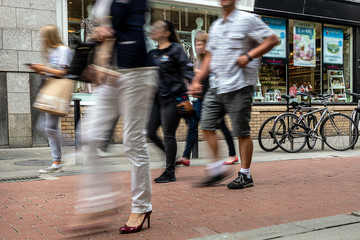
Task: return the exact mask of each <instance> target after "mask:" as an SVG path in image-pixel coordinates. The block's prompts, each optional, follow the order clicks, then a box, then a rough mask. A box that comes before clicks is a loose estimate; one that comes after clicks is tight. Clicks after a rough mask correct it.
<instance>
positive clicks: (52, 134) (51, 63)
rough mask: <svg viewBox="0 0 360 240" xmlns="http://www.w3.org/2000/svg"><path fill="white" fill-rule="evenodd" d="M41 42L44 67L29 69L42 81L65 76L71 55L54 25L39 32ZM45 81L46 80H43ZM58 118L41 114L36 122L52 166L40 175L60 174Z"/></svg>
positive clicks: (60, 155)
mask: <svg viewBox="0 0 360 240" xmlns="http://www.w3.org/2000/svg"><path fill="white" fill-rule="evenodd" d="M40 34H41V40H42V44H43V48H44V51H45V57H46V62H47V63H46V65H43V64H38V63H36V64H35V63H31V64H29V67H30V68H31V69H32V70H34V71H35V72H37V73H39V74H41V75H43V79H46V78H49V77H55V78H62V77H64V76H65V75H66V73H67V71H68V67H69V66H70V63H71V60H72V57H73V53H72V51H71V49H70V48H68V47H66V46H65V45H64V43H63V42H62V40H61V38H60V35H59V31H58V28H57V27H56V26H54V25H45V26H43V27H42V28H41V30H40ZM45 81H46V80H45ZM59 120H60V116H58V115H54V114H51V113H41V115H40V116H39V120H38V122H37V128H38V129H40V130H42V131H44V132H45V134H46V137H47V138H48V140H49V145H50V148H51V153H52V158H53V164H52V165H51V166H50V167H47V168H45V169H41V170H39V172H40V173H52V172H62V171H63V168H62V163H61V157H62V150H61V148H62V146H61V145H62V144H61V132H60V130H59Z"/></svg>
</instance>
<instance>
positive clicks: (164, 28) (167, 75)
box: [147, 20, 189, 183]
mask: <svg viewBox="0 0 360 240" xmlns="http://www.w3.org/2000/svg"><path fill="white" fill-rule="evenodd" d="M151 38H152V39H153V40H155V41H157V42H158V43H159V47H158V49H154V50H152V51H150V52H149V56H150V57H151V58H152V59H153V61H154V63H155V64H156V65H157V66H159V87H158V91H157V93H156V97H155V101H154V105H153V108H152V112H151V115H150V119H149V123H148V127H147V132H148V136H149V138H150V139H151V140H152V141H153V142H154V143H155V145H156V146H158V147H159V148H160V149H161V150H163V151H165V155H166V169H165V171H164V173H163V174H161V176H160V177H158V178H155V179H154V181H155V182H156V183H167V182H174V181H176V177H175V160H176V152H177V143H176V129H177V128H178V125H179V122H180V115H179V113H178V111H177V107H176V103H177V101H179V100H180V101H181V100H182V99H187V93H186V92H187V89H186V85H185V81H184V77H185V76H184V74H185V71H186V66H187V64H188V62H189V60H188V57H187V56H186V54H185V52H184V50H183V48H182V46H181V45H180V44H179V43H178V38H177V36H176V33H175V29H174V25H173V24H172V23H171V22H168V21H163V20H159V21H156V22H155V23H154V25H153V28H152V32H151ZM160 126H161V128H162V130H163V134H164V141H162V140H161V139H160V138H159V136H157V134H156V131H157V129H158V128H159V127H160Z"/></svg>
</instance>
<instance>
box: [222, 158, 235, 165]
mask: <svg viewBox="0 0 360 240" xmlns="http://www.w3.org/2000/svg"><path fill="white" fill-rule="evenodd" d="M238 161H239V158H238V157H237V156H236V157H235V158H234V160H232V161H231V162H228V161H224V163H223V164H224V165H233V164H234V163H236V162H238Z"/></svg>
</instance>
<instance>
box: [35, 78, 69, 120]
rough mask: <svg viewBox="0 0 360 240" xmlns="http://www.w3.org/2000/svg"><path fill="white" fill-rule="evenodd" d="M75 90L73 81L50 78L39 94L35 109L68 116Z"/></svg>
mask: <svg viewBox="0 0 360 240" xmlns="http://www.w3.org/2000/svg"><path fill="white" fill-rule="evenodd" d="M73 89H74V82H73V81H72V80H70V79H66V78H54V77H49V78H47V79H46V80H45V82H44V84H43V86H42V87H41V89H40V91H39V93H38V94H37V96H36V99H35V102H34V104H33V107H34V108H37V109H38V110H40V111H43V112H47V113H51V114H54V115H58V116H66V115H67V114H68V113H69V108H70V101H71V93H72V91H73Z"/></svg>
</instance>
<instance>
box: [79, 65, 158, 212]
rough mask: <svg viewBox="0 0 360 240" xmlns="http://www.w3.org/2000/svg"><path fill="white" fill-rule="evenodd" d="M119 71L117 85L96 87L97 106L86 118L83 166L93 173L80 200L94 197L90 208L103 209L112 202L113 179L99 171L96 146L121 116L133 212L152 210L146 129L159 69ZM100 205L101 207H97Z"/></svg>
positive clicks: (88, 178)
mask: <svg viewBox="0 0 360 240" xmlns="http://www.w3.org/2000/svg"><path fill="white" fill-rule="evenodd" d="M119 72H120V73H121V74H122V75H121V77H120V78H118V79H117V81H116V84H112V86H110V85H103V86H101V87H100V88H99V91H98V96H97V100H96V105H95V107H94V108H93V109H91V111H90V113H89V114H88V115H87V117H86V118H85V122H84V125H83V133H84V134H83V142H84V144H85V145H87V147H88V156H87V159H86V168H87V170H88V173H92V174H89V175H88V177H87V179H85V181H84V182H85V184H84V185H83V189H82V190H84V191H82V196H80V199H81V198H82V199H84V200H85V201H84V202H83V204H86V200H90V202H91V200H96V203H94V204H90V202H89V204H87V205H93V209H94V208H98V209H100V210H106V205H109V204H110V205H111V200H109V199H108V198H109V197H110V196H112V195H113V194H111V193H113V191H112V188H111V184H114V182H113V181H111V179H107V178H106V176H105V175H104V174H102V172H101V166H100V165H101V159H100V158H99V157H98V156H97V148H98V147H99V145H100V143H101V141H104V140H105V138H106V137H107V136H105V133H106V132H107V131H109V130H110V129H111V128H112V127H113V123H114V121H116V119H117V118H118V117H119V116H121V117H122V119H123V123H124V135H123V141H124V148H125V154H126V156H127V158H128V159H129V160H130V161H131V163H132V168H131V193H132V212H133V213H144V212H148V211H150V210H152V205H151V177H150V156H149V151H148V148H147V143H146V131H145V129H146V125H147V122H148V118H149V114H150V109H151V106H152V103H153V99H154V94H155V92H156V89H157V83H158V68H156V67H149V68H134V69H126V70H119ZM80 192H81V191H80ZM101 196H103V198H102V197H101ZM102 204H103V205H104V206H103V207H101V206H100V205H102ZM96 206H97V207H96ZM94 210H95V209H94Z"/></svg>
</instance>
